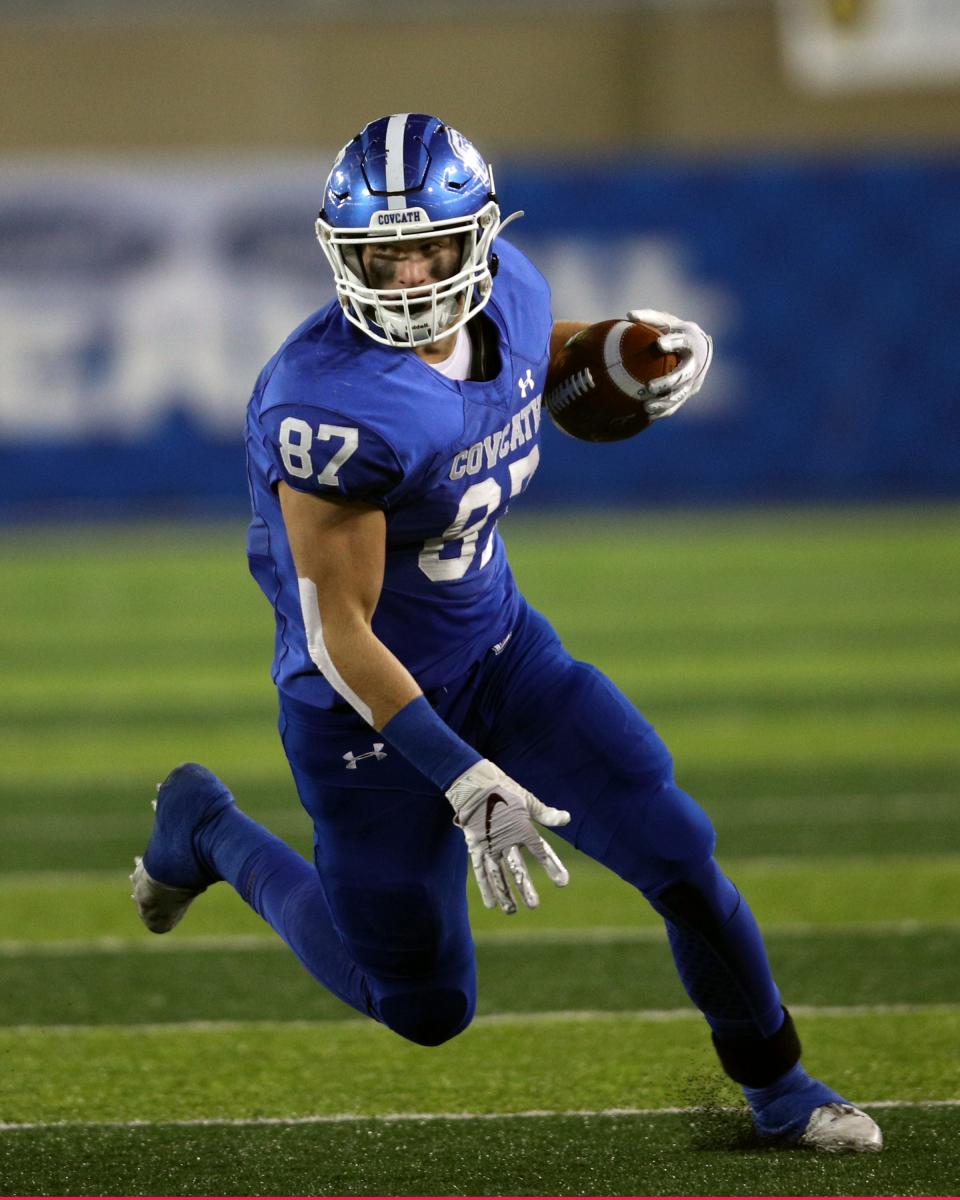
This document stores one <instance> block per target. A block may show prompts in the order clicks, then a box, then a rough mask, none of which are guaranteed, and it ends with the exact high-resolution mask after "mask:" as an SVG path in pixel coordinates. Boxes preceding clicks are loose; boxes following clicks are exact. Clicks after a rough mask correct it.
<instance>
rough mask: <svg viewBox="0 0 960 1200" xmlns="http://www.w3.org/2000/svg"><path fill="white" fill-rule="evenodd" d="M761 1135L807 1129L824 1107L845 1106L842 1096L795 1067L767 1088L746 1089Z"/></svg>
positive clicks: (797, 1132) (766, 1135)
mask: <svg viewBox="0 0 960 1200" xmlns="http://www.w3.org/2000/svg"><path fill="white" fill-rule="evenodd" d="M743 1094H744V1096H746V1098H747V1103H748V1104H749V1105H750V1107H751V1109H752V1110H753V1120H754V1124H755V1125H756V1127H757V1130H758V1132H760V1133H761V1134H763V1135H764V1136H765V1137H777V1136H782V1135H783V1134H791V1133H793V1134H796V1135H797V1136H798V1137H799V1135H800V1134H802V1133H803V1131H804V1129H806V1127H807V1122H808V1121H809V1120H810V1114H811V1113H812V1112H813V1110H814V1109H815V1108H819V1107H820V1105H821V1104H831V1103H834V1102H844V1103H845V1101H844V1100H843V1097H842V1096H841V1095H840V1094H839V1092H835V1091H834V1090H833V1088H829V1087H827V1085H826V1084H825V1083H821V1082H820V1080H819V1079H814V1078H813V1076H812V1075H808V1074H807V1072H806V1071H805V1070H804V1069H803V1067H802V1066H801V1065H800V1064H799V1063H796V1064H795V1065H794V1066H792V1067H791V1068H790V1070H789V1071H787V1072H786V1073H785V1074H783V1075H781V1076H780V1078H779V1079H776V1080H774V1082H773V1083H771V1084H769V1085H768V1086H767V1087H744V1088H743Z"/></svg>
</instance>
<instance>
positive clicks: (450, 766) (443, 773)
mask: <svg viewBox="0 0 960 1200" xmlns="http://www.w3.org/2000/svg"><path fill="white" fill-rule="evenodd" d="M380 732H381V733H382V734H383V736H384V737H385V738H386V739H387V740H388V741H389V742H390V744H391V745H392V746H393V747H394V748H395V749H397V750H399V751H400V753H401V754H402V755H403V757H404V758H405V759H407V760H408V761H409V762H411V763H412V764H413V765H414V766H415V767H416V768H417V770H418V771H420V772H421V773H422V774H424V775H426V777H427V778H428V779H429V780H430V781H431V782H432V783H435V784H436V785H437V787H438V788H440V790H441V791H443V792H445V791H446V790H447V788H448V787H449V786H450V784H451V783H453V781H454V780H455V779H459V777H460V776H461V775H462V774H463V773H464V771H468V770H469V769H470V768H471V767H472V766H474V764H475V763H478V762H481V761H482V760H483V755H482V754H478V753H477V752H476V750H474V748H473V747H472V746H468V745H467V743H466V742H465V741H464V740H463V738H461V737H458V736H457V735H456V734H455V733H454V732H453V730H452V729H451V728H450V726H449V725H448V724H447V723H446V722H445V721H443V720H441V718H440V717H438V716H437V714H436V713H435V712H434V711H433V709H432V708H431V707H430V702H429V701H428V700H427V698H426V696H417V697H416V698H415V699H413V700H411V701H410V703H409V704H406V705H404V707H403V708H401V709H400V711H399V712H398V713H397V715H396V716H395V717H391V718H390V720H389V721H388V722H387V723H386V725H384V727H383V728H382V729H381V730H380Z"/></svg>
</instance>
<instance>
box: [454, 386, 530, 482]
mask: <svg viewBox="0 0 960 1200" xmlns="http://www.w3.org/2000/svg"><path fill="white" fill-rule="evenodd" d="M541 400H542V397H541V396H534V398H533V399H532V400H531V401H530V402H529V403H528V404H526V405H524V407H523V408H521V409H520V411H519V412H518V413H515V414H514V415H513V418H512V419H511V420H510V421H509V423H508V424H506V425H504V427H503V428H502V429H497V430H495V431H494V432H493V433H490V434H488V435H487V436H486V437H485V438H484V439H483V440H482V441H479V442H474V443H473V445H472V446H468V447H467V448H466V450H460V451H458V452H457V453H456V454H455V455H454V457H453V462H452V463H451V464H450V478H451V479H462V478H463V477H464V475H476V474H477V472H478V471H480V470H481V469H482V468H483V466H484V464H486V466H487V467H488V468H489V467H493V466H495V465H496V462H497V460H498V459H501V458H506V457H507V455H508V454H512V453H513V451H514V450H516V449H517V448H518V447H520V446H525V445H526V444H527V442H529V441H530V439H531V438H532V437H535V436H536V434H537V432H538V430H539V429H540V403H541Z"/></svg>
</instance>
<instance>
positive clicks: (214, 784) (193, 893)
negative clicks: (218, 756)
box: [130, 763, 234, 933]
mask: <svg viewBox="0 0 960 1200" xmlns="http://www.w3.org/2000/svg"><path fill="white" fill-rule="evenodd" d="M233 802H234V801H233V796H232V795H231V794H230V792H229V790H228V789H227V787H226V785H225V784H223V783H221V781H220V780H219V779H218V778H217V777H216V775H214V774H213V772H212V771H208V770H207V769H206V767H201V766H199V765H198V764H197V763H183V764H182V765H181V766H179V767H176V768H175V769H174V770H173V771H171V772H170V774H169V775H168V776H167V778H166V779H165V780H164V781H163V783H161V784H160V785H159V786H158V788H157V798H156V799H155V800H154V801H153V802H152V803H153V808H154V811H155V812H156V814H157V815H156V819H155V821H154V826H153V832H152V833H151V835H150V841H149V843H148V844H147V848H146V850H145V851H144V853H143V857H137V858H135V859H134V868H133V874H132V875H131V876H130V881H131V882H132V884H133V892H132V893H131V895H132V899H133V900H134V901H135V902H136V905H137V911H138V912H139V914H140V919H141V920H142V921H143V923H144V925H146V927H147V928H148V929H149V930H151V932H153V933H168V932H169V931H170V930H171V929H173V927H174V926H175V925H176V924H177V923H178V922H179V921H180V920H181V918H182V917H183V915H184V913H185V912H186V911H187V909H188V908H189V907H190V905H191V904H192V903H193V901H194V900H195V899H196V898H197V896H199V895H200V894H201V893H202V892H205V891H206V890H207V888H208V887H209V886H210V884H211V883H215V882H216V881H217V879H218V876H217V875H216V874H215V873H214V872H213V871H212V870H211V869H210V868H209V867H208V866H207V865H206V864H205V863H204V862H203V861H202V860H201V859H200V857H199V855H198V854H197V850H196V846H195V841H194V839H195V836H196V834H197V833H198V832H199V831H200V830H201V829H202V828H203V827H204V826H205V825H206V824H208V822H209V821H211V820H212V819H213V818H214V817H215V816H216V815H217V814H218V813H220V812H222V811H223V809H224V808H226V807H227V806H228V805H231V804H233Z"/></svg>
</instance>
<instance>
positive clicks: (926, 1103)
mask: <svg viewBox="0 0 960 1200" xmlns="http://www.w3.org/2000/svg"><path fill="white" fill-rule="evenodd" d="M862 1107H863V1108H865V1109H871V1108H960V1100H870V1101H865V1102H864V1103H863V1105H862ZM703 1111H704V1109H703V1108H696V1107H694V1108H597V1109H589V1108H574V1109H546V1108H529V1109H525V1110H523V1111H521V1112H484V1113H472V1112H422V1113H375V1114H371V1113H324V1114H320V1115H317V1116H309V1117H185V1118H182V1119H180V1120H172V1121H144V1120H135V1121H22V1122H18V1121H0V1133H16V1132H21V1131H24V1130H42V1129H153V1128H160V1127H163V1128H169V1127H175V1128H178V1129H197V1128H204V1127H213V1128H248V1127H254V1126H258V1125H264V1126H275V1125H281V1126H288V1125H289V1126H292V1125H354V1124H361V1123H364V1122H368V1121H369V1122H377V1123H380V1124H401V1123H407V1122H415V1121H516V1120H523V1119H544V1118H548V1119H549V1118H553V1119H556V1118H558V1117H598V1118H605V1119H611V1118H616V1117H673V1116H684V1115H690V1116H695V1115H696V1114H697V1113H700V1112H703ZM710 1111H712V1112H715V1111H718V1110H716V1109H711V1110H710ZM719 1111H722V1112H740V1111H743V1112H746V1109H740V1108H722V1109H720V1110H719Z"/></svg>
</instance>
